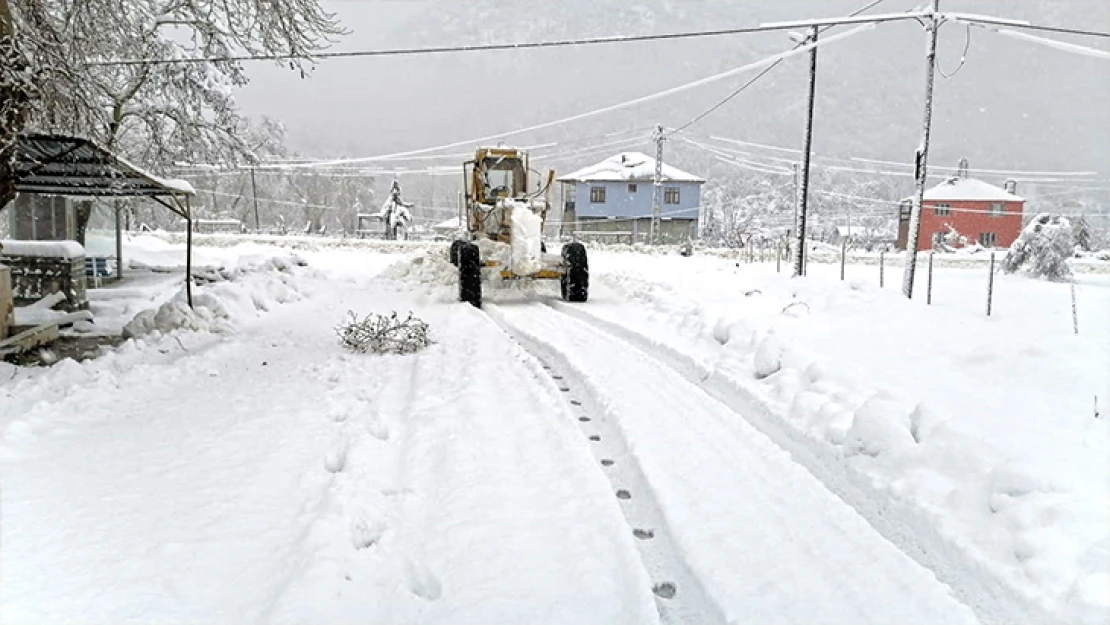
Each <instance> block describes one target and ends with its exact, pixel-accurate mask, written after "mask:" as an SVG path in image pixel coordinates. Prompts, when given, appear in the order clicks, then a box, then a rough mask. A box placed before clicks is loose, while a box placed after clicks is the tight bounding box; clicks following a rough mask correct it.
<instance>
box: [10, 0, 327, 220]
mask: <svg viewBox="0 0 1110 625" xmlns="http://www.w3.org/2000/svg"><path fill="white" fill-rule="evenodd" d="M7 8H8V1H7V0H0V14H4V13H6V12H7ZM11 8H12V11H11V15H12V18H13V20H12V22H13V25H14V27H15V29H16V31H17V36H18V42H19V45H20V46H22V48H23V49H25V50H26V51H27V53H28V57H29V58H30V64H31V68H32V70H33V71H35V72H37V73H36V78H37V80H36V87H37V91H35V92H34V93H32V94H30V95H29V96H28V98H29V102H30V106H31V114H30V116H31V118H30V120H28V121H29V122H30V123H32V124H33V125H35V126H37V127H38V128H41V129H44V130H50V131H58V132H69V133H74V134H80V135H85V136H89V137H90V138H93V139H96V140H98V141H100V142H101V143H103V144H105V145H106V146H107V147H108V148H110V149H113V150H116V151H118V152H121V153H122V154H123V155H124V156H126V157H129V158H132V159H135V160H138V161H141V162H143V163H144V164H148V165H151V166H153V167H155V168H156V169H157V168H159V167H161V166H166V165H168V164H170V163H172V162H174V161H178V160H189V161H202V162H216V163H233V162H239V161H247V162H252V161H253V159H254V154H253V152H252V150H251V146H250V145H249V144H248V143H247V141H246V140H245V139H246V137H245V134H246V133H245V132H244V130H245V128H244V123H243V121H242V120H241V118H240V117H239V114H238V110H237V108H236V106H235V103H234V100H233V99H232V97H231V93H232V89H233V88H235V87H238V86H241V85H243V84H245V83H246V82H247V78H246V74H245V73H244V71H243V68H242V66H241V65H240V64H239V63H236V62H224V61H207V60H206V61H197V62H180V61H181V60H182V59H211V58H220V57H226V56H229V55H239V54H256V55H274V56H283V57H291V58H292V59H293V60H291V61H289V60H285V61H282V62H283V63H289V65H290V66H291V67H292V68H294V69H300V70H301V71H302V74H303V72H304V70H305V62H306V61H308V60H309V59H310V58H311V56H312V54H313V53H315V52H318V51H320V50H322V49H324V48H326V47H327V46H328V45H329V43H330V42H331V40H332V38H333V37H335V36H338V35H340V34H342V32H343V31H342V29H341V28H340V27H339V25H338V23H337V22H336V21H335V18H334V17H333V15H332V14H330V13H328V12H326V11H324V10H323V9H322V8H321V7H320V6H319V3H318V1H317V0H171V1H168V2H167V1H164V0H102V1H99V2H82V1H77V0H21V2H19V3H18V4H13V5H12V7H11ZM119 60H124V61H129V62H128V63H124V64H102V63H105V62H111V61H119ZM4 71H5V73H6V72H7V69H5V70H4ZM24 127H25V124H20V125H16V126H8V125H6V124H5V126H4V128H3V130H2V131H0V134H10V135H14V134H16V133H18V132H19V131H21V130H22V129H23V128H24ZM0 174H3V172H2V171H0ZM3 184H5V183H4V182H3V181H2V180H0V186H2V185H3ZM2 199H5V198H2V197H0V200H2ZM87 219H88V215H87V214H84V215H81V214H79V215H78V220H79V223H78V230H79V231H81V230H83V227H84V224H85V223H86V222H87Z"/></svg>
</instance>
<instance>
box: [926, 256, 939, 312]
mask: <svg viewBox="0 0 1110 625" xmlns="http://www.w3.org/2000/svg"><path fill="white" fill-rule="evenodd" d="M934 254H936V252H932V251H931V252H929V283H928V286H927V288H926V289H925V304H926V305H928V306H931V305H932V304H933V255H934Z"/></svg>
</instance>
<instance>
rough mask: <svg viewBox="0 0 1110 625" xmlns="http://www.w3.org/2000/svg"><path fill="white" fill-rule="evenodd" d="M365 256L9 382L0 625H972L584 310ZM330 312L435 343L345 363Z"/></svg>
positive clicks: (827, 500)
mask: <svg viewBox="0 0 1110 625" xmlns="http://www.w3.org/2000/svg"><path fill="white" fill-rule="evenodd" d="M393 260H395V258H390V257H385V256H374V255H368V254H365V253H360V252H336V251H332V252H329V253H327V254H319V255H316V256H313V255H310V264H311V266H312V267H314V268H315V270H318V271H320V272H321V273H318V274H307V275H303V276H300V277H299V278H298V281H297V284H298V285H299V287H298V288H299V289H300V293H301V295H303V298H302V299H300V301H295V302H293V303H288V304H285V305H282V306H278V307H274V308H273V309H272V310H270V311H269V312H266V313H264V314H262V315H261V316H259V317H257V318H251V319H250V320H249V321H247V322H243V321H242V320H241V321H240V327H239V328H238V330H236V331H235V332H234V333H230V334H216V335H213V334H206V333H196V332H182V333H177V334H173V335H169V336H165V337H162V338H158V339H149V340H147V341H145V342H133V343H127V344H125V345H124V346H123V347H122V348H121V349H119V350H118V351H116V352H114V353H111V354H108V355H106V356H104V357H102V358H99V359H97V360H94V361H90V362H87V363H84V364H81V365H78V364H76V363H72V362H66V363H62V364H60V365H57V366H55V367H54V368H52V369H51V370H49V371H44V372H38V373H34V374H26V375H22V374H20V372H18V371H17V372H16V373H17V374H20V375H16V377H15V379H13V380H12V381H9V382H7V383H5V384H4V385H3V386H2V387H0V510H2V517H0V621H3V622H4V623H38V622H67V623H94V622H95V623H101V622H113V623H128V622H131V623H139V622H144V623H145V622H152V621H157V622H197V623H226V622H255V623H299V622H328V623H345V622H382V623H519V622H528V623H585V622H588V623H594V622H597V623H653V622H659V621H662V622H667V623H672V622H673V623H679V622H697V623H713V622H781V623H794V622H796V623H802V622H805V623H810V622H823V623H841V622H842V623H848V622H850V623H891V622H898V623H974V622H977V614H976V613H975V612H973V611H972V609H971V608H969V607H968V606H967V605H965V603H962V602H961V601H963V602H970V601H969V600H974V599H975V597H968V596H966V593H964V594H960V593H956V592H954V591H953V590H952V589H951V588H949V587H948V586H946V585H944V584H942V583H941V582H939V581H937V579H936V577H935V576H934V574H933V573H932V572H931V571H930V570H928V569H926V568H924V567H922V566H921V565H920V564H919V563H918V562H917V561H915V560H914V559H911V557H909V556H907V555H906V554H905V553H903V551H901V550H900V547H903V546H902V545H900V544H899V545H897V546H896V544H895V543H892V542H891V541H889V540H888V539H887V538H886V537H884V536H883V535H882V534H881V533H880V532H879V531H877V530H876V529H875V527H873V525H872V524H871V523H869V520H868V519H865V518H864V517H863V516H861V515H860V514H859V513H858V512H857V510H856V509H853V508H852V507H851V506H849V505H848V504H847V503H845V502H844V501H843V500H842V499H840V498H839V497H838V496H837V495H835V494H833V493H832V492H830V490H828V488H826V485H825V484H823V483H822V481H821V480H820V479H818V478H817V477H815V476H814V475H813V474H811V473H810V472H809V471H808V470H807V469H806V468H805V467H803V466H802V465H800V464H798V463H797V462H796V461H795V460H794V459H793V458H791V456H790V454H789V453H787V452H786V451H784V450H783V449H782V448H780V447H779V446H777V445H776V444H775V442H772V440H771V439H769V438H767V436H765V435H764V434H763V433H761V432H760V431H758V430H757V429H755V428H754V427H752V425H750V424H749V423H748V421H747V420H746V419H745V418H744V415H741V414H738V413H737V412H736V411H735V410H734V409H733V408H730V407H729V406H728V405H726V404H725V403H722V402H721V401H718V399H716V398H715V397H714V396H713V395H712V394H710V393H709V392H707V389H706V388H704V387H703V386H701V385H699V383H698V381H697V380H696V379H694V380H691V379H690V376H689V375H687V372H680V371H678V370H676V369H675V368H674V367H673V366H672V365H671V364H668V362H666V360H665V359H663V358H659V357H657V356H656V355H655V354H653V353H652V352H651V350H646V349H643V348H641V347H639V346H637V344H636V343H635V341H630V340H628V337H622V336H621V334H620V333H619V332H612V331H609V330H607V329H606V328H605V326H604V324H602V323H594V322H591V321H590V318H591V316H590V315H589V314H587V313H586V312H585V310H586V309H582V311H581V312H580V314H577V315H575V314H572V313H574V312H575V311H574V310H573V309H572V308H569V307H567V306H564V305H561V304H558V303H554V304H551V303H545V302H537V301H535V298H533V297H524V298H520V297H519V293H513V292H512V290H511V289H510V290H509V291H508V292H506V293H504V294H503V296H494V297H492V298H491V300H490V304H489V305H488V306H487V309H486V310H485V311H478V310H475V309H473V308H471V307H469V306H466V305H463V304H458V303H456V302H453V301H450V300H451V299H452V298H443V297H440V296H439V295H438V294H436V293H435V292H434V291H433V292H431V293H430V292H429V291H428V290H427V289H425V288H421V287H420V286H414V285H411V284H405V283H403V282H399V281H396V280H391V279H388V278H382V277H379V275H378V274H379V273H380V272H381V270H382V268H383V267H384V266H385V265H387V264H388V263H390V262H392V261H393ZM427 265H428V263H427V262H424V263H423V264H421V263H414V264H413V265H412V267H414V268H420V269H419V270H420V271H427V272H430V274H434V273H435V272H438V271H447V272H448V273H449V269H442V268H438V267H428V266H427ZM448 267H449V266H448ZM415 270H416V269H413V271H415ZM387 273H388V272H387ZM446 277H448V278H450V276H446ZM221 288H224V289H225V290H228V289H232V288H234V283H226V284H225V285H224V286H223V287H221ZM608 297H609V299H608V300H606V304H605V307H606V310H607V311H608V312H609V313H610V314H612V313H613V310H614V306H619V305H620V302H619V301H616V300H614V299H613V294H612V293H609V294H608ZM540 299H549V298H547V297H546V296H541V297H540ZM638 306H639V304H635V303H627V314H628V315H629V316H632V315H634V314H638V311H637V310H636V308H637V307H638ZM347 310H353V311H357V312H359V313H366V312H388V311H390V310H397V311H400V312H401V313H402V314H404V312H405V311H407V310H413V311H414V312H415V313H416V314H417V315H418V316H420V317H421V318H423V319H424V320H426V321H427V322H428V323H429V324H430V326H431V328H432V339H433V341H434V342H435V343H434V344H433V345H432V346H431V347H429V348H428V349H426V350H424V351H422V352H420V353H418V354H416V355H411V356H370V355H353V354H348V353H346V352H344V351H343V350H342V349H341V348H340V346H339V345H338V341H337V340H336V339H335V336H334V333H333V327H334V326H335V325H336V324H337V323H339V322H340V321H341V320H342V319H343V316H344V313H345V312H346V311H347ZM618 313H619V311H618ZM880 507H881V506H880ZM909 539H912V537H909V538H907V540H909ZM957 597H959V598H958V599H957ZM979 616H981V614H979Z"/></svg>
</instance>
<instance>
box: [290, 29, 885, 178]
mask: <svg viewBox="0 0 1110 625" xmlns="http://www.w3.org/2000/svg"><path fill="white" fill-rule="evenodd" d="M873 27H874V24H871V23H867V24H863V25H862V26H857V27H856V28H853V29H851V30H847V31H845V32H843V33H840V34H837V35H834V36H832V37H827V38H825V39H824V40H822V41H821V42H820V43H817V42H813V43H810V44H807V45H805V46H802V47H800V48H795V49H793V50H790V51H787V52H780V53H778V54H774V55H771V56H769V57H765V58H763V59H760V60H758V61H753V62H751V63H748V64H746V65H741V66H740V67H735V68H733V69H730V70H727V71H724V72H720V73H717V74H713V75H711V76H707V77H705V78H700V79H698V80H694V81H691V82H688V83H684V84H681V85H678V86H676V87H671V88H670V89H666V90H663V91H656V92H655V93H651V94H648V95H645V96H641V97H639V98H635V99H632V100H626V101H624V102H620V103H617V104H611V105H609V106H605V107H602V108H599V109H594V110H591V111H586V112H585V113H578V114H576V115H571V116H569V117H563V118H561V119H556V120H552V121H548V122H543V123H541V124H535V125H532V126H527V127H525V128H518V129H516V130H510V131H508V132H499V133H496V134H492V135H486V136H484V137H476V138H473V139H464V140H463V141H456V142H454V143H448V144H444V145H439V146H435V147H430V148H422V149H419V150H410V151H408V152H398V153H395V154H385V155H381V156H366V157H360V158H342V159H334V160H330V161H321V162H316V163H301V164H298V165H288V166H287V167H319V166H331V165H346V164H351V163H365V162H370V161H380V160H386V159H391V158H395V157H399V156H412V155H416V154H427V153H429V152H438V151H440V150H446V149H450V148H457V147H460V146H464V145H474V144H476V143H481V142H485V141H492V140H495V139H503V138H505V137H509V136H512V135H519V134H524V133H526V132H533V131H536V130H543V129H545V128H552V127H554V126H559V125H562V124H566V123H570V122H574V121H578V120H581V119H586V118H588V117H593V116H596V115H601V114H603V113H611V112H613V111H618V110H621V109H624V108H628V107H630V106H635V105H638V104H643V103H646V102H652V101H654V100H658V99H661V98H665V97H667V96H671V95H674V94H676V93H681V92H683V91H687V90H690V89H695V88H697V87H701V86H704V85H707V84H710V83H714V82H717V81H720V80H724V79H726V78H730V77H732V76H735V75H737V74H741V73H743V72H747V71H751V70H753V69H756V68H758V67H762V66H764V65H766V64H768V63H773V62H775V61H776V60H779V59H787V58H790V57H792V56H797V55H800V54H803V53H805V52H809V51H810V50H812V49H814V48H816V47H818V46H819V45H820V46H824V45H828V44H830V43H833V42H835V41H839V40H841V39H845V38H847V37H851V36H852V35H856V34H859V33H860V32H863V31H864V30H869V29H871V28H873Z"/></svg>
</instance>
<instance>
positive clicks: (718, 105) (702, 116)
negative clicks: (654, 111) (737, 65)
mask: <svg viewBox="0 0 1110 625" xmlns="http://www.w3.org/2000/svg"><path fill="white" fill-rule="evenodd" d="M882 2H883V0H874V2H872V3H870V4H868V5H867V6H864V7H862V8H859V9H856V10H855V11H853V12H851V13H850V14H849V17H855V16H857V15H859V14H860V13H863V12H864V11H867V10H869V9H872V8H874V7H875V6H877V5H879V4H880V3H882ZM829 28H832V27H831V26H826V27H825V28H822V29H818V32H819V33H820V32H824V31H826V30H828V29H829ZM802 45H804V42H799V43H798V45H796V46H794V48H795V49H797V48H799V47H801V46H802ZM780 63H782V60H781V59H780V60H778V61H775V62H774V63H772V64H770V65H768V66H767V67H765V68H764V69H763V71H761V72H759V73H758V74H756V75H755V76H753V77H752V78H751V79H749V80H748V81H747V82H745V83H744V84H742V85H740V86H739V87H738V88H737V89H736V90H735V91H733V92H732V93H730V94H728V95H727V96H725V98H724V99H723V100H721V101H720V102H717V103H716V104H714V105H713V106H711V107H709V108H708V109H706V110H705V111H704V112H702V113H701V114H700V115H698V116H697V117H695V118H693V119H691V120H690V121H688V122H686V123H685V124H682V125H681V126H679V127H678V128H675V129H674V130H672V131H670V132H669V133H667V135H668V136H671V135H675V134H678V133H680V132H682V131H683V130H686V129H687V128H689V127H690V126H693V125H694V124H696V123H698V122H700V121H701V120H703V119H705V118H706V117H707V116H709V115H711V114H712V113H713V112H714V111H716V110H717V109H719V108H721V107H722V106H724V105H725V104H727V103H728V102H729V101H730V100H732V99H733V98H735V97H736V96H738V95H740V94H741V93H742V92H743V91H744V90H745V89H747V88H748V87H750V86H752V84H754V83H755V82H756V81H757V80H759V79H760V78H763V77H764V76H766V75H767V74H768V73H769V72H770V71H771V70H773V69H775V68H776V67H778V66H779V64H780Z"/></svg>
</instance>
